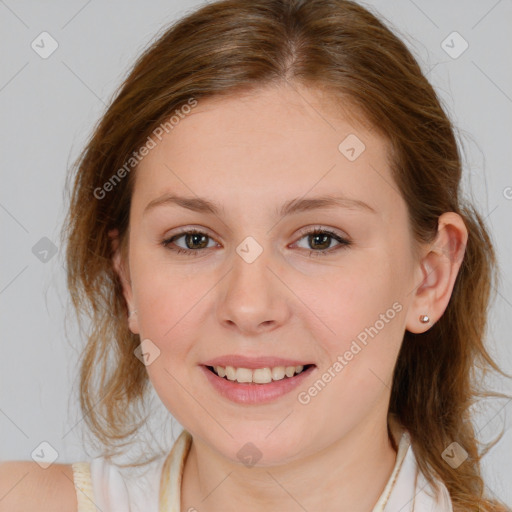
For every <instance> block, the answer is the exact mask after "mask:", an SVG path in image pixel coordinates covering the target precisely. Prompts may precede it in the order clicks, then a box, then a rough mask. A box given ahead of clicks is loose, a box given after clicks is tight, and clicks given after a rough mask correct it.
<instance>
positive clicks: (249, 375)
mask: <svg viewBox="0 0 512 512" xmlns="http://www.w3.org/2000/svg"><path fill="white" fill-rule="evenodd" d="M313 366H315V365H313V364H306V365H297V366H274V367H268V366H267V367H264V368H255V369H251V368H235V367H233V366H206V368H207V369H208V370H210V371H211V372H212V373H214V374H215V375H217V376H218V377H220V378H222V379H225V380H229V381H231V382H238V383H246V384H251V383H253V384H269V383H270V382H277V381H280V380H283V379H292V378H294V377H295V376H296V375H300V374H301V373H302V372H305V371H307V370H308V369H309V368H311V367H313Z"/></svg>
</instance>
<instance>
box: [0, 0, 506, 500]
mask: <svg viewBox="0 0 512 512" xmlns="http://www.w3.org/2000/svg"><path fill="white" fill-rule="evenodd" d="M201 3H202V2H192V1H189V2H185V1H182V0H180V1H170V0H165V1H164V0H158V1H152V2H143V1H142V0H137V1H135V0H131V1H121V0H116V1H108V2H100V1H99V0H89V1H64V0H61V1H55V0H54V1H47V2H36V1H24V0H20V1H14V0H5V1H4V0H0V33H1V35H2V44H1V46H0V53H1V58H2V60H1V63H2V65H1V66H0V116H1V117H0V119H1V121H0V130H1V133H0V140H1V142H2V151H0V169H1V173H2V177H1V183H2V186H1V188H0V223H1V224H0V226H1V228H0V229H1V240H2V251H1V260H0V261H1V267H0V272H1V273H0V315H1V322H2V323H1V336H2V340H1V342H2V345H1V347H2V350H1V357H0V379H1V382H0V460H15V459H20V460H30V458H31V453H32V452H33V451H34V450H35V449H37V448H38V447H39V445H40V443H41V442H43V441H46V442H48V443H50V445H51V446H52V447H53V448H54V449H55V450H56V452H57V454H58V458H57V462H60V463H71V462H74V461H77V460H88V459H89V458H90V457H91V455H93V454H95V452H94V450H89V449H86V447H85V446H84V445H83V440H82V434H83V430H82V429H83V426H84V422H83V418H82V415H81V414H80V412H79V410H78V402H77V384H78V381H77V365H76V362H77V358H78V353H79V351H80V349H81V347H82V343H83V340H80V338H79V334H78V332H77V328H76V325H75V323H74V321H73V314H72V311H71V310H69V308H68V305H69V300H68V296H67V290H66V287H65V281H64V266H63V262H64V260H63V251H62V250H61V248H60V247H56V248H55V253H56V254H55V255H53V254H52V252H51V248H52V243H53V244H55V245H56V246H57V245H58V244H59V238H58V235H59V230H60V227H61V223H62V219H63V215H64V212H65V204H64V203H63V187H64V179H65V175H66V172H67V169H68V168H69V166H70V164H71V163H72V162H73V161H74V159H75V158H76V157H77V155H78V152H79V150H80V149H81V148H82V146H83V144H84V143H85V140H86V138H87V136H88V134H89V133H90V131H91V129H92V126H93V124H94V123H95V122H96V121H97V119H98V118H99V117H100V116H101V114H102V113H103V112H104V109H105V106H106V104H108V103H109V101H110V99H111V95H112V94H113V92H114V89H115V88H116V87H117V86H118V85H119V83H120V82H121V80H122V78H123V77H124V76H125V75H126V73H127V72H128V70H129V68H130V65H131V64H132V63H133V61H134V59H135V57H136V56H137V55H138V54H139V53H140V52H141V51H142V49H143V48H144V47H145V46H146V45H147V44H149V43H150V42H151V41H152V40H153V39H154V38H155V37H156V34H157V33H159V32H160V31H161V30H162V29H163V28H164V27H165V25H166V23H168V22H170V21H172V20H174V19H175V18H176V17H180V16H182V15H183V14H185V13H186V12H188V11H189V10H191V9H192V8H193V7H194V6H196V5H200V4H201ZM203 3H204V2H203ZM365 5H366V6H369V7H371V9H375V10H376V11H377V12H378V13H381V15H383V16H384V17H385V18H386V19H387V20H388V21H389V22H390V23H391V24H392V26H394V28H395V31H398V34H399V35H400V37H402V38H403V39H404V40H405V41H406V43H407V44H408V45H409V47H410V48H411V49H412V51H413V53H414V54H415V55H416V56H417V58H418V59H419V60H420V63H421V65H422V67H423V69H424V70H425V71H426V72H428V77H429V79H430V80H431V82H432V83H433V84H434V86H435V87H436V89H437V90H438V91H439V94H440V95H441V98H442V100H443V102H444V106H445V108H446V110H447V111H448V114H449V115H450V117H451V118H452V120H453V121H454V123H455V126H456V127H457V130H458V133H459V137H460V144H461V147H462V150H463V153H464V157H465V169H466V178H465V179H466V181H465V188H466V190H467V192H468V193H470V192H472V194H473V197H474V200H475V201H476V202H477V205H478V207H479V209H480V211H481V212H482V213H483V215H484V217H485V218H486V220H487V222H488V223H489V226H490V228H491V230H492V236H493V238H494V240H495V242H496V244H497V250H498V256H499V262H500V265H501V278H500V288H499V290H498V295H497V300H496V302H495V304H494V306H493V309H492V314H491V318H490V329H489V337H488V344H489V350H490V352H491V354H493V355H494V356H495V357H496V359H497V361H498V362H499V363H500V364H501V365H502V368H503V369H504V370H505V371H507V372H509V373H512V348H511V343H510V332H511V327H512V322H511V320H510V319H511V317H512V285H511V275H512V263H511V262H512V258H511V256H512V240H511V237H510V235H509V233H510V221H511V220H512V188H511V187H512V173H511V172H510V164H511V161H512V151H511V146H512V144H511V126H512V68H511V65H510V50H511V48H512V35H511V32H512V31H511V27H512V2H511V1H510V0H498V1H497V0H472V1H467V0H456V1H455V0H452V1H450V2H447V1H446V0H435V1H426V0H414V1H413V0H397V1H393V2H390V1H384V0H373V1H371V2H366V3H365ZM43 31H47V32H49V33H50V34H51V36H52V37H53V38H54V39H55V40H56V41H57V43H58V48H57V50H56V51H55V52H54V53H53V54H52V55H50V56H49V57H48V58H47V59H43V58H41V57H40V56H39V55H38V54H37V53H36V52H35V51H34V50H33V49H32V47H31V43H32V42H33V41H34V40H36V42H37V41H39V40H40V39H38V36H39V34H41V32H43ZM454 31H457V32H458V33H459V34H461V36H462V37H463V38H464V40H465V41H467V43H468V45H469V46H468V48H467V50H466V51H464V52H463V53H462V54H461V55H460V56H457V54H458V53H459V52H460V50H461V49H463V46H462V45H463V44H464V42H463V40H461V39H457V36H455V38H454V36H453V35H450V34H452V33H453V32H454ZM447 38H448V39H447ZM443 41H446V42H445V43H444V48H445V49H446V50H447V51H448V52H449V53H450V52H451V55H450V54H449V53H447V51H445V49H443V46H442V44H443ZM450 47H451V48H450ZM46 48H48V46H46ZM507 54H509V55H507ZM455 56H456V58H454V57H455ZM44 237H46V238H47V239H49V240H46V239H44ZM41 239H43V240H42V241H41ZM49 241H51V242H52V243H50V242H49ZM34 247H35V249H34ZM45 249H46V250H48V249H50V252H48V253H46V254H45V253H44V252H43V251H44V250H45ZM45 259H46V260H47V261H45ZM66 311H68V317H69V320H68V322H67V324H66V322H65V316H66ZM66 325H67V328H66ZM488 383H489V385H490V386H491V387H492V388H493V389H495V390H501V391H505V392H507V393H511V392H512V385H511V382H510V381H506V380H505V379H504V378H493V379H489V381H488ZM151 404H152V406H154V410H155V414H156V416H155V417H157V416H158V414H160V415H161V416H160V421H162V423H163V422H165V420H166V415H167V411H166V410H165V408H164V407H163V405H162V404H161V403H160V401H159V399H158V397H156V395H155V394H154V393H153V396H152V402H151ZM511 413H512V403H511V402H510V401H509V400H506V399H498V400H486V401H485V402H482V404H481V405H480V406H479V407H478V409H475V419H476V421H477V429H478V437H479V439H480V440H481V441H483V442H486V441H490V440H491V439H493V438H494V436H495V435H496V434H497V433H498V432H500V431H501V429H506V432H505V435H504V437H503V439H502V440H501V441H500V443H498V444H497V445H496V446H495V447H494V448H493V449H492V450H491V451H490V452H489V454H488V455H487V456H486V457H485V458H484V460H483V472H484V478H485V481H486V484H487V489H488V492H489V493H491V494H492V493H494V494H495V495H496V496H498V497H500V498H501V499H502V500H504V501H506V503H507V504H509V505H510V504H512V486H511V485H510V482H511V481H512V434H511V429H510V427H511V424H512V421H511V420H510V416H511ZM167 423H168V422H167ZM151 425H153V426H156V427H155V428H157V429H160V428H161V426H158V425H160V424H159V423H156V422H153V423H152V424H151ZM151 425H150V426H151ZM152 428H153V427H152ZM176 428H177V431H178V432H179V426H177V427H176V425H173V426H172V431H171V432H162V434H161V437H162V438H163V441H162V443H163V446H168V445H169V443H170V442H172V439H174V437H175V435H176ZM150 430H151V429H150ZM158 443H160V440H157V444H158ZM155 446H156V445H155ZM507 484H508V485H507Z"/></svg>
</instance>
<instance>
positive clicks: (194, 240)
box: [187, 233, 207, 249]
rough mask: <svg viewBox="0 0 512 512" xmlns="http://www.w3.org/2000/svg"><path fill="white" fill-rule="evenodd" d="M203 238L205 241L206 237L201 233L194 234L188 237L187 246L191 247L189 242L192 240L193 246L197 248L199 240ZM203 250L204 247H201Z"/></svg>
mask: <svg viewBox="0 0 512 512" xmlns="http://www.w3.org/2000/svg"><path fill="white" fill-rule="evenodd" d="M201 238H203V239H205V238H206V236H205V235H201V234H200V233H192V234H191V235H188V237H187V245H189V244H188V241H189V240H192V245H193V246H195V244H196V242H197V239H199V240H200V239H201ZM203 245H207V244H203ZM202 248H203V246H201V247H200V249H202Z"/></svg>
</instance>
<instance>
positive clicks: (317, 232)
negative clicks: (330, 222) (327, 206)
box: [301, 226, 352, 257]
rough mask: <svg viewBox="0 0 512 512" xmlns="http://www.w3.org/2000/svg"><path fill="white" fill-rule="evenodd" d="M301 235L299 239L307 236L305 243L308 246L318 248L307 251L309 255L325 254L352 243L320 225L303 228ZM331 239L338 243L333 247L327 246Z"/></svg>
mask: <svg viewBox="0 0 512 512" xmlns="http://www.w3.org/2000/svg"><path fill="white" fill-rule="evenodd" d="M301 235H302V237H301V239H302V238H306V237H307V243H308V245H309V246H310V247H317V248H318V250H314V251H311V250H310V251H309V256H312V257H315V256H327V255H329V254H332V253H333V252H335V251H338V250H340V249H344V248H346V247H348V246H349V245H351V244H352V242H351V241H350V240H347V239H345V238H343V237H342V236H340V235H338V234H337V233H334V232H333V231H330V230H328V229H323V228H322V227H321V226H317V227H315V228H314V229H309V230H304V231H302V232H301ZM332 239H334V240H335V241H337V242H338V245H337V246H335V247H334V249H333V248H329V246H330V245H331V241H332Z"/></svg>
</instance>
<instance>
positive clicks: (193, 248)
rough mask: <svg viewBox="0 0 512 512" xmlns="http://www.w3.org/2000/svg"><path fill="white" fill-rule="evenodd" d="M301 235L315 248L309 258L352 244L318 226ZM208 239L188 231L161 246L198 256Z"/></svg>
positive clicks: (325, 254)
mask: <svg viewBox="0 0 512 512" xmlns="http://www.w3.org/2000/svg"><path fill="white" fill-rule="evenodd" d="M301 235H302V236H301V238H300V239H302V238H306V237H307V243H308V245H309V246H310V247H315V246H316V247H317V250H309V256H320V255H322V256H327V255H328V254H331V253H333V252H335V251H337V250H339V249H343V248H346V247H348V246H349V245H351V244H352V242H351V241H349V240H347V239H345V238H343V237H342V236H340V235H338V234H337V233H334V232H333V231H330V230H328V229H323V228H322V227H319V226H317V227H315V228H313V229H311V228H310V229H309V230H307V229H306V230H303V231H302V232H301ZM180 238H183V239H184V240H185V247H180V246H179V245H177V244H176V240H179V239H180ZM208 239H211V237H210V236H209V235H207V234H206V233H204V232H203V231H200V230H198V229H189V230H187V231H182V232H181V233H178V234H177V235H174V236H172V237H170V238H167V239H165V240H163V241H162V242H161V244H162V245H163V246H164V247H166V248H168V249H169V250H171V251H174V252H175V253H177V254H185V255H187V256H198V255H199V254H200V253H201V252H202V251H203V250H204V249H208V247H207V246H208ZM332 239H334V240H335V241H336V242H338V245H337V246H335V247H334V248H330V246H331V242H332Z"/></svg>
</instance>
